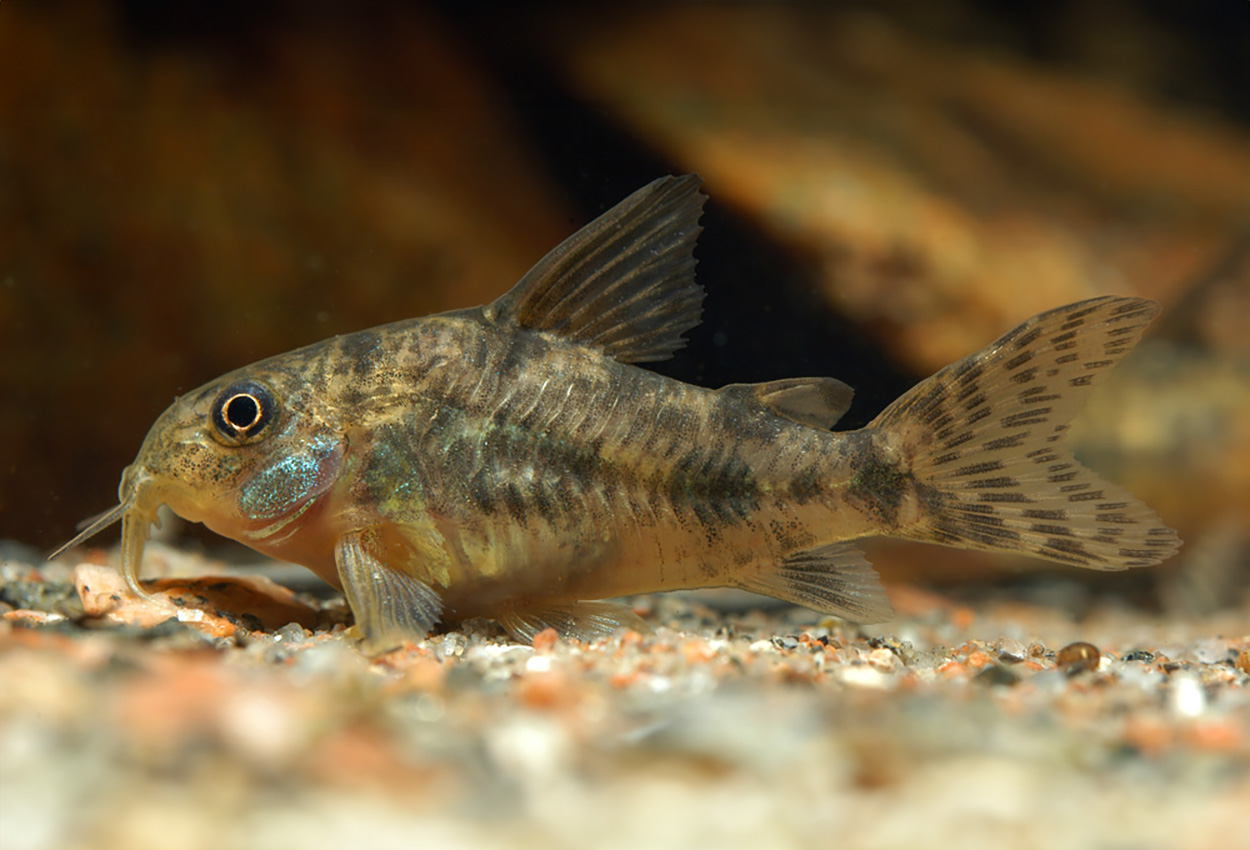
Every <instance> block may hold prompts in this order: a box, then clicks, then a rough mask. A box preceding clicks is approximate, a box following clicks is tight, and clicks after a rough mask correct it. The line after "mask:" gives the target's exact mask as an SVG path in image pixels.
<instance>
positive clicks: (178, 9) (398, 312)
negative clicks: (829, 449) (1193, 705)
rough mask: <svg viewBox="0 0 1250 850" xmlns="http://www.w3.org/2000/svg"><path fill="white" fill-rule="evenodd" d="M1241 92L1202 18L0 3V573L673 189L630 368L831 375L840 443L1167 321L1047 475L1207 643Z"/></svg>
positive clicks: (941, 555)
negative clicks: (672, 277) (251, 383)
mask: <svg viewBox="0 0 1250 850" xmlns="http://www.w3.org/2000/svg"><path fill="white" fill-rule="evenodd" d="M1247 56H1250V4H1246V3H1244V2H1232V0H1229V2H1208V3H1201V4H1173V3H1164V2H1128V0H1123V2H1105V3H1099V4H1085V3H1076V2H1071V3H1046V4H1011V5H1010V6H1006V5H1003V4H996V3H990V2H972V0H962V1H961V0H940V2H934V3H926V4H909V3H902V2H899V3H884V4H882V3H872V4H867V3H862V4H861V3H829V4H787V3H759V4H752V3H741V4H738V3H735V4H725V5H721V4H710V3H697V4H682V3H667V4H659V3H657V4H628V5H626V4H609V3H602V4H600V3H596V4H537V5H520V4H518V6H517V7H516V8H513V9H511V10H509V11H505V10H502V9H501V8H500V7H498V6H497V5H495V4H476V3H468V4H452V3H446V4H415V3H386V2H378V3H372V4H368V5H367V6H360V5H355V4H352V5H349V4H332V3H320V2H296V1H295V0H289V2H275V3H271V4H252V3H242V2H198V1H197V2H171V3H148V2H120V0H114V2H106V0H94V2H79V3H73V4H69V3H35V2H14V0H10V2H6V3H4V4H3V5H2V6H0V390H2V392H3V399H4V400H3V403H2V404H0V447H2V448H0V539H9V540H12V541H17V542H19V543H21V544H27V545H31V546H36V547H50V546H52V545H54V544H56V543H57V542H59V541H61V540H63V539H65V538H67V537H68V536H70V535H71V534H72V532H73V528H74V524H75V523H76V522H77V521H78V520H80V519H82V518H83V517H85V516H88V515H90V514H93V513H95V512H97V511H99V510H101V509H102V508H104V507H107V506H108V505H110V504H112V502H111V499H112V498H113V496H114V494H115V491H116V486H117V481H118V477H119V474H120V471H121V469H122V467H123V466H125V464H127V463H128V462H129V461H130V460H131V459H132V458H133V456H134V453H135V451H136V450H137V448H138V446H139V443H140V442H141V440H142V437H143V434H144V433H145V432H146V429H147V427H148V425H149V424H150V423H151V421H152V420H153V419H154V418H155V417H156V415H157V414H158V413H159V412H160V411H161V410H162V409H163V408H164V407H165V406H166V405H167V404H168V403H169V402H170V401H171V400H172V398H173V397H174V396H175V395H176V394H178V393H181V392H185V391H186V390H189V389H191V388H193V387H195V386H197V385H198V384H200V383H203V382H204V381H206V380H209V379H211V378H213V377H214V376H216V375H218V374H220V373H222V372H224V371H226V370H228V369H231V368H234V367H236V366H239V365H242V364H244V363H247V362H250V361H252V360H255V359H258V358H260V357H263V356H267V355H270V354H274V353H277V352H281V351H284V350H288V349H290V348H293V347H296V346H298V345H301V344H305V343H309V342H313V341H316V340H318V339H321V338H324V337H327V336H330V335H332V334H335V333H343V332H348V331H352V330H356V329H359V328H362V327H366V326H369V325H373V324H378V323H382V322H386V321H391V320H395V319H399V318H404V317H408V316H413V315H418V314H423V313H427V312H432V311H438V310H444V309H450V308H455V307H461V306H466V305H470V304H476V303H481V302H483V301H486V300H488V299H490V298H492V297H494V296H495V295H497V294H499V293H501V292H502V291H504V290H505V289H506V288H507V287H508V286H509V285H510V284H511V283H512V282H513V281H514V280H515V279H516V278H517V277H519V276H520V274H522V273H523V272H524V271H525V269H526V268H527V267H528V266H529V264H530V263H532V262H533V261H534V260H535V259H537V258H538V257H539V256H541V255H542V253H543V252H544V251H546V250H547V249H548V248H549V247H551V246H552V245H554V244H555V243H556V242H557V241H558V240H559V239H560V238H562V237H563V236H564V235H567V234H568V233H569V232H571V231H572V230H573V229H575V228H576V227H577V226H579V225H580V224H582V223H584V222H585V221H587V220H589V219H590V218H591V217H593V216H594V215H595V214H597V213H598V212H600V211H602V210H603V209H605V208H606V207H607V206H609V205H610V204H611V203H613V202H615V201H616V200H619V199H620V198H621V197H623V196H624V195H625V194H627V193H628V192H629V191H631V190H632V189H634V188H637V187H638V186H640V185H642V184H643V183H645V182H646V181H648V180H650V179H653V178H654V177H656V176H659V175H660V174H664V173H678V172H687V171H697V172H699V173H700V174H702V175H703V177H704V178H705V180H706V182H707V190H708V192H709V194H710V195H711V197H712V202H711V203H710V204H709V210H708V215H707V216H706V217H705V219H704V224H705V235H704V238H703V240H702V242H701V245H700V251H699V257H700V279H701V280H702V281H703V283H705V284H706V285H707V287H708V290H709V293H710V296H709V299H708V303H707V314H706V320H705V322H704V325H703V326H702V327H701V328H700V329H699V330H698V331H697V332H696V333H695V334H694V338H693V340H692V344H691V346H690V348H689V349H687V350H686V351H684V352H683V353H682V354H681V355H679V357H678V358H677V359H676V360H674V361H672V362H671V363H666V364H660V367H659V368H660V369H661V370H662V371H664V372H666V373H667V374H671V375H674V376H676V377H680V378H683V379H686V380H694V381H698V382H701V383H706V384H708V385H712V386H716V385H720V384H723V383H727V382H730V381H745V380H765V379H770V378H777V377H782V376H787V375H798V374H833V375H836V376H838V377H840V378H843V379H844V380H847V381H848V382H849V383H851V384H853V385H854V386H856V387H857V389H858V391H859V393H858V396H857V401H856V406H855V408H854V409H853V410H852V413H851V415H850V417H849V422H847V423H845V424H849V425H852V426H853V425H858V424H862V423H863V422H865V421H867V420H868V419H869V418H870V417H871V416H872V415H873V414H875V413H876V412H877V411H878V410H879V409H880V408H881V407H883V406H884V405H885V404H886V403H887V402H888V401H889V400H890V399H892V398H893V397H894V396H896V395H897V394H898V393H899V392H900V391H902V390H903V389H905V388H906V387H907V386H908V385H909V384H910V383H911V382H912V381H914V380H915V379H916V377H918V376H921V375H924V374H927V373H929V372H931V371H933V370H934V369H936V368H938V367H940V366H941V365H943V364H945V363H946V362H949V361H950V360H953V359H956V358H958V357H960V356H962V355H964V354H967V353H969V352H970V351H972V350H974V349H976V348H978V347H979V346H981V345H983V344H984V343H986V342H988V341H989V340H991V339H992V338H993V337H994V336H996V335H997V334H998V333H1000V332H1002V331H1003V330H1005V329H1006V328H1008V327H1010V326H1011V325H1013V324H1014V323H1016V322H1017V321H1019V320H1021V319H1023V318H1025V317H1027V316H1028V315H1031V314H1033V313H1035V312H1038V311H1040V310H1043V309H1046V308H1048V307H1052V306H1055V305H1058V304H1061V303H1064V302H1068V301H1073V300H1077V299H1080V298H1084V297H1090V296H1094V295H1099V294H1104V293H1124V294H1130V293H1136V294H1141V295H1146V296H1149V297H1152V298H1156V299H1158V300H1160V301H1161V302H1163V304H1164V305H1165V308H1166V311H1167V312H1166V314H1165V318H1164V319H1163V320H1161V321H1160V323H1159V325H1158V327H1157V330H1156V332H1155V334H1154V335H1153V337H1152V339H1151V341H1150V344H1149V345H1148V346H1145V347H1144V350H1143V351H1142V352H1141V355H1140V356H1138V357H1136V358H1135V359H1134V360H1133V361H1131V362H1130V363H1128V364H1126V367H1125V368H1124V369H1122V370H1121V374H1120V375H1119V376H1118V379H1117V381H1116V382H1115V384H1114V385H1112V386H1109V387H1108V388H1107V391H1106V392H1105V393H1102V394H1101V395H1100V397H1099V399H1098V400H1097V401H1096V402H1095V403H1094V405H1093V406H1092V409H1091V411H1090V415H1089V416H1087V417H1086V418H1085V419H1084V420H1083V422H1082V424H1081V427H1080V429H1079V432H1078V433H1077V434H1076V438H1077V439H1078V440H1079V442H1080V445H1081V447H1082V450H1083V453H1084V455H1085V456H1086V457H1087V458H1089V459H1090V460H1091V462H1093V463H1094V464H1095V465H1097V466H1099V468H1101V469H1103V470H1104V471H1105V472H1107V473H1108V474H1109V475H1111V476H1112V477H1115V478H1117V479H1118V480H1120V481H1122V482H1124V483H1125V484H1127V485H1128V486H1129V487H1130V488H1131V489H1133V490H1134V491H1135V492H1136V493H1137V494H1138V495H1140V496H1142V497H1143V498H1145V499H1146V500H1147V501H1149V502H1150V503H1151V504H1152V505H1154V506H1155V507H1156V508H1157V509H1158V510H1159V511H1160V513H1162V514H1163V515H1164V517H1165V519H1166V520H1168V521H1169V522H1170V523H1171V524H1173V525H1175V526H1176V527H1177V528H1178V529H1179V530H1180V531H1181V533H1182V536H1184V537H1185V538H1186V540H1187V541H1188V544H1189V545H1188V546H1187V548H1186V550H1185V554H1184V559H1183V560H1182V561H1181V565H1180V566H1179V567H1177V566H1174V567H1173V568H1172V569H1171V570H1170V571H1160V573H1159V576H1158V578H1157V581H1159V582H1162V583H1163V584H1162V587H1163V588H1164V589H1165V590H1168V591H1169V593H1170V592H1171V591H1177V593H1176V594H1173V595H1176V596H1177V597H1178V598H1182V599H1183V600H1185V601H1184V602H1183V604H1187V605H1191V606H1197V607H1202V606H1204V605H1214V604H1218V601H1219V600H1220V599H1221V597H1222V596H1224V595H1225V594H1226V592H1227V590H1228V589H1229V588H1237V587H1244V586H1245V585H1244V583H1245V576H1246V574H1247V570H1246V562H1247V551H1246V529H1247V528H1250V365H1248V364H1250V341H1248V337H1250V259H1248V256H1247V254H1248V251H1250V127H1248V125H1250V99H1248V98H1247V97H1246V94H1245V93H1246V92H1247V91H1250V61H1247V59H1246V57H1247ZM205 539H207V538H205ZM111 541H112V538H108V539H107V540H104V539H102V540H101V543H111ZM874 556H875V558H876V559H877V560H878V561H879V562H881V563H882V564H883V566H884V568H885V570H886V571H887V574H888V573H890V572H893V573H894V575H896V576H907V575H915V574H917V573H919V574H922V575H926V576H929V577H932V576H936V575H940V574H943V573H951V572H952V571H953V572H954V573H955V574H965V573H967V572H970V571H976V570H977V569H978V564H980V563H981V561H980V560H979V559H976V558H972V557H971V556H968V555H966V554H965V553H952V552H942V551H938V550H934V549H932V548H924V549H916V548H899V547H889V546H883V547H879V548H878V551H876V552H875V553H874ZM1178 560H1179V559H1178ZM1195 577H1197V578H1195ZM1165 595H1166V594H1165Z"/></svg>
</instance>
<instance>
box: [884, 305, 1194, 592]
mask: <svg viewBox="0 0 1250 850" xmlns="http://www.w3.org/2000/svg"><path fill="white" fill-rule="evenodd" d="M1158 311H1159V308H1158V305H1157V304H1155V303H1154V302H1153V301H1147V300H1145V299H1142V298H1117V297H1107V298H1095V299H1093V300H1090V301H1082V302H1080V303H1077V304H1070V305H1068V306H1066V307H1060V308H1058V309H1056V310H1050V311H1048V312H1046V313H1042V314H1041V315H1038V316H1034V317H1033V318H1032V319H1029V320H1028V321H1026V322H1025V323H1024V324H1022V325H1020V326H1019V327H1017V328H1016V329H1015V330H1012V331H1010V332H1009V333H1007V334H1006V335H1004V336H1003V337H1001V338H999V339H998V340H997V341H995V342H994V343H992V344H991V345H989V346H987V347H986V348H984V349H982V350H981V351H979V352H977V353H976V354H973V355H971V356H970V357H967V358H965V359H963V360H961V361H959V362H958V363H954V364H952V365H950V366H947V367H946V368H945V369H943V370H941V371H940V372H938V373H937V374H936V375H934V376H933V377H931V378H929V379H928V380H926V381H923V382H922V383H920V384H918V385H917V386H916V387H914V388H912V389H911V390H910V391H909V392H908V393H907V394H905V395H904V396H903V397H902V398H900V399H899V400H898V401H896V402H895V403H894V404H892V405H891V406H890V407H889V408H887V409H886V410H885V411H884V412H883V413H882V414H881V415H880V416H879V417H877V419H876V420H875V421H874V422H873V423H872V425H871V426H870V427H873V428H879V429H881V431H880V432H879V433H880V434H881V438H882V439H884V440H886V441H887V442H888V444H889V445H890V446H891V448H892V449H893V451H894V452H896V453H897V454H898V455H901V458H900V459H902V460H903V461H904V463H907V464H909V466H910V473H911V476H912V478H913V480H914V483H915V488H916V490H915V492H916V497H917V502H918V508H919V513H918V516H917V519H916V521H915V522H914V524H909V525H908V526H906V527H904V528H900V529H898V530H897V531H896V532H895V533H897V534H899V535H900V536H905V537H910V538H913V539H917V540H926V541H930V542H934V543H942V544H946V545H951V546H961V547H968V548H975V549H988V550H1009V551H1019V552H1025V553H1028V554H1031V555H1036V556H1039V557H1042V558H1047V559H1050V560H1053V561H1060V562H1063V563H1065V564H1073V565H1075V566H1080V567H1089V568H1091V569H1100V570H1120V569H1125V568H1128V567H1144V566H1149V565H1152V564H1157V563H1159V562H1161V561H1163V560H1165V559H1166V558H1168V557H1170V556H1171V555H1172V554H1173V553H1174V552H1176V550H1177V549H1178V548H1179V547H1180V540H1179V539H1178V538H1177V536H1176V532H1174V531H1173V530H1172V529H1170V528H1168V527H1167V526H1165V525H1163V523H1162V522H1161V521H1160V520H1159V517H1158V516H1156V515H1155V513H1154V511H1152V510H1150V508H1148V507H1146V506H1145V505H1144V504H1142V503H1141V502H1139V501H1137V500H1136V499H1134V498H1133V497H1132V496H1130V495H1129V494H1128V493H1127V492H1126V491H1124V490H1123V489H1121V488H1119V487H1116V486H1114V485H1111V484H1108V483H1106V482H1105V481H1103V480H1101V479H1100V478H1098V476H1096V475H1095V474H1094V473H1093V472H1091V471H1090V470H1088V469H1086V468H1085V467H1083V466H1081V464H1080V463H1078V462H1077V461H1076V459H1075V458H1074V457H1073V456H1072V454H1071V452H1069V451H1068V450H1067V449H1065V448H1063V447H1062V445H1061V444H1060V443H1059V440H1060V438H1061V437H1062V436H1063V433H1064V431H1066V430H1067V428H1068V422H1069V420H1071V418H1072V417H1073V416H1074V415H1075V414H1076V412H1077V411H1078V410H1079V409H1080V407H1081V404H1082V403H1083V401H1084V398H1085V394H1086V393H1087V392H1088V391H1089V388H1090V387H1091V386H1092V385H1093V384H1095V383H1096V382H1097V381H1098V380H1099V378H1101V377H1102V375H1104V374H1105V373H1106V372H1107V371H1108V370H1109V369H1110V368H1111V367H1112V366H1114V365H1115V364H1116V362H1118V361H1119V360H1120V358H1121V357H1123V356H1124V355H1125V354H1127V353H1128V352H1129V351H1130V350H1131V349H1132V348H1133V346H1134V345H1136V344H1137V341H1138V340H1139V339H1140V338H1141V334H1142V330H1143V329H1144V328H1145V327H1146V325H1147V324H1149V323H1150V320H1151V319H1153V318H1154V317H1155V316H1156V315H1157V314H1158Z"/></svg>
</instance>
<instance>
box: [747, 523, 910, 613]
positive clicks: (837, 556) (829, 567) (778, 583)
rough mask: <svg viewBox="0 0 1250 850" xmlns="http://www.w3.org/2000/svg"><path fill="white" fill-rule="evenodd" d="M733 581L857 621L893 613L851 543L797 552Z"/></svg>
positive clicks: (869, 567) (872, 572)
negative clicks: (772, 565)
mask: <svg viewBox="0 0 1250 850" xmlns="http://www.w3.org/2000/svg"><path fill="white" fill-rule="evenodd" d="M737 583H738V586H739V587H741V588H743V589H744V590H750V591H753V592H754V593H762V594H764V595H765V596H771V597H773V598H774V599H781V600H784V601H786V602H793V603H794V604H795V605H803V606H806V607H808V608H812V609H815V610H817V611H820V612H822V613H825V614H835V615H837V616H839V617H845V618H846V619H848V620H851V621H852V622H856V623H880V622H882V621H884V620H888V619H890V617H892V616H893V614H894V612H893V609H892V608H891V607H890V600H889V599H888V598H887V597H886V595H885V589H884V588H883V587H882V586H881V581H880V579H878V578H877V571H876V570H874V569H873V568H872V564H870V563H868V561H867V560H866V559H865V558H864V553H863V552H861V551H860V550H859V549H858V548H856V547H855V546H854V545H852V544H851V543H845V542H844V543H833V544H830V545H828V546H820V547H818V548H815V549H807V550H805V551H802V552H796V553H795V554H793V555H791V556H790V557H788V558H786V559H785V560H783V561H781V562H780V563H778V564H777V565H776V566H775V567H773V568H771V569H764V570H761V571H760V572H758V573H755V574H754V575H750V576H745V577H739V579H738V582H737Z"/></svg>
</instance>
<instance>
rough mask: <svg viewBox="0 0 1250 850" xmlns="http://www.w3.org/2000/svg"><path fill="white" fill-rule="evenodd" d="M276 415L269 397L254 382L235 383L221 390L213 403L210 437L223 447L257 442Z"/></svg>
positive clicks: (265, 390)
mask: <svg viewBox="0 0 1250 850" xmlns="http://www.w3.org/2000/svg"><path fill="white" fill-rule="evenodd" d="M275 412H277V404H276V403H275V402H274V399H273V394H272V393H270V392H269V390H268V389H266V388H265V387H263V386H261V385H260V384H258V383H256V382H255V381H239V382H238V383H234V384H231V385H230V386H228V387H226V388H225V389H224V390H222V391H221V392H220V393H219V394H218V395H217V399H216V400H215V401H214V402H213V409H212V412H211V413H210V415H209V418H210V419H211V420H212V422H213V436H214V437H216V438H217V440H218V442H221V443H224V444H225V445H227V446H242V445H245V444H247V443H250V442H253V441H254V440H256V439H258V438H259V437H260V436H261V435H262V434H263V432H264V430H265V426H266V425H268V424H269V422H270V421H271V420H272V419H273V417H274V413H275Z"/></svg>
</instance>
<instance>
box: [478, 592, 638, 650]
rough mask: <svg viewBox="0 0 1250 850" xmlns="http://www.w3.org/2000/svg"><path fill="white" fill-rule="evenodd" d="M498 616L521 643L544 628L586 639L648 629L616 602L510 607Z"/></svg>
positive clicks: (528, 641) (635, 615)
mask: <svg viewBox="0 0 1250 850" xmlns="http://www.w3.org/2000/svg"><path fill="white" fill-rule="evenodd" d="M495 619H497V620H498V621H499V625H501V626H503V627H504V629H505V630H507V632H508V634H510V635H511V636H512V637H513V638H515V639H516V640H518V641H520V642H522V643H532V642H533V640H534V635H536V634H538V633H539V632H541V631H543V630H544V629H555V630H556V633H557V634H559V635H560V637H562V638H565V639H573V640H583V641H589V640H594V639H595V638H603V637H611V636H612V634H613V633H614V632H616V631H617V630H618V629H636V630H638V631H643V630H645V629H646V624H645V623H644V622H643V621H642V618H641V617H639V616H638V615H637V614H635V613H634V612H633V611H632V610H631V609H630V608H628V607H627V606H625V605H619V604H616V603H614V602H560V603H554V604H549V605H544V606H541V607H533V608H509V609H506V610H504V611H501V612H499V613H498V614H496V615H495Z"/></svg>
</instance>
